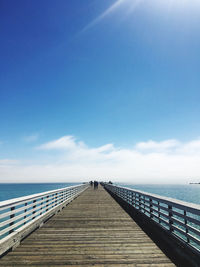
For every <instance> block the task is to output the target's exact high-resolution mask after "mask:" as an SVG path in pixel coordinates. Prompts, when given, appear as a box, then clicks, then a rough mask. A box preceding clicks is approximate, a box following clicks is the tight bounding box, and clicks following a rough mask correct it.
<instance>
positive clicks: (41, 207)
mask: <svg viewBox="0 0 200 267" xmlns="http://www.w3.org/2000/svg"><path fill="white" fill-rule="evenodd" d="M43 199H44V198H43V197H42V198H41V200H42V202H41V204H40V206H41V208H40V209H41V212H40V215H42V205H43Z"/></svg>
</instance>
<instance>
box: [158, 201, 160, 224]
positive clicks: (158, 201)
mask: <svg viewBox="0 0 200 267" xmlns="http://www.w3.org/2000/svg"><path fill="white" fill-rule="evenodd" d="M158 222H159V224H161V220H160V201H158Z"/></svg>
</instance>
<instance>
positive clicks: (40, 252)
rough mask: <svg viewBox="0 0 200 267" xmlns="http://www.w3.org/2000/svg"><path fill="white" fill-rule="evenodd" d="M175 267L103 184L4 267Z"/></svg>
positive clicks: (28, 240) (83, 196)
mask: <svg viewBox="0 0 200 267" xmlns="http://www.w3.org/2000/svg"><path fill="white" fill-rule="evenodd" d="M150 265H151V266H155V267H165V266H175V265H174V264H173V263H172V262H171V261H170V260H169V259H168V258H167V257H166V256H165V255H164V254H163V252H162V251H161V250H160V249H159V248H158V247H157V246H156V245H155V244H154V243H153V242H152V240H151V239H150V238H149V237H148V236H147V235H146V234H145V233H144V232H143V231H142V230H141V229H140V227H139V226H138V225H137V224H136V223H135V222H134V221H133V220H132V219H131V218H130V217H129V215H128V214H127V213H126V212H125V211H124V210H123V209H122V208H121V207H120V206H119V205H118V203H117V202H116V201H115V200H114V199H113V198H112V197H111V196H110V195H109V194H108V193H107V192H106V191H105V190H104V189H103V188H102V187H99V189H98V190H93V189H92V188H89V189H87V190H86V191H85V192H84V193H83V194H81V195H80V196H79V197H78V198H76V199H75V200H74V201H73V202H71V203H70V204H69V205H68V206H67V207H66V208H64V209H63V210H62V211H61V212H60V213H59V214H57V215H55V216H54V217H53V218H51V219H50V220H49V221H48V222H47V223H46V224H45V225H44V226H43V227H41V228H40V229H38V230H36V231H35V232H33V233H32V234H31V235H30V236H29V237H27V238H26V239H25V240H24V241H23V242H22V243H21V245H20V246H19V247H18V248H16V249H15V250H14V251H12V252H9V253H8V254H7V255H5V256H4V257H3V258H2V259H1V260H0V266H9V267H10V266H21V267H23V266H32V267H34V266H96V267H100V266H113V267H114V266H116V267H120V266H123V267H124V266H150Z"/></svg>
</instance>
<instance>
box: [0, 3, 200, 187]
mask: <svg viewBox="0 0 200 267" xmlns="http://www.w3.org/2000/svg"><path fill="white" fill-rule="evenodd" d="M0 38H1V41H0V182H27V183H28V182H80V181H88V180H91V179H99V180H112V181H114V182H121V183H122V182H123V183H132V184H134V183H135V184H138V183H141V184H142V183H143V184H145V183H146V184H147V183H148V184H162V183H164V184H166V183H176V184H179V183H188V182H200V105H199V102H200V49H199V47H200V2H199V0H162V1H161V0H148V1H147V0H84V1H82V0H68V1H66V0H59V1H54V0H34V1H27V0H18V1H15V0H9V1H8V0H1V1H0Z"/></svg>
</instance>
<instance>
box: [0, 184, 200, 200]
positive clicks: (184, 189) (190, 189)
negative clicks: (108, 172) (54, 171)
mask: <svg viewBox="0 0 200 267" xmlns="http://www.w3.org/2000/svg"><path fill="white" fill-rule="evenodd" d="M72 185H76V184H75V183H41V184H0V201H2V200H7V199H11V198H15V197H21V196H26V195H30V194H35V193H41V192H45V191H49V190H54V189H59V188H63V187H68V186H72ZM119 185H121V186H125V187H129V188H133V189H136V190H141V191H145V192H148V193H153V194H158V195H161V196H167V197H172V198H176V199H180V200H183V201H187V202H193V203H196V204H200V185H198V184H197V185H138V184H137V185H130V184H129V185H127V184H119Z"/></svg>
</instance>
